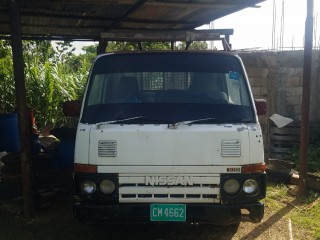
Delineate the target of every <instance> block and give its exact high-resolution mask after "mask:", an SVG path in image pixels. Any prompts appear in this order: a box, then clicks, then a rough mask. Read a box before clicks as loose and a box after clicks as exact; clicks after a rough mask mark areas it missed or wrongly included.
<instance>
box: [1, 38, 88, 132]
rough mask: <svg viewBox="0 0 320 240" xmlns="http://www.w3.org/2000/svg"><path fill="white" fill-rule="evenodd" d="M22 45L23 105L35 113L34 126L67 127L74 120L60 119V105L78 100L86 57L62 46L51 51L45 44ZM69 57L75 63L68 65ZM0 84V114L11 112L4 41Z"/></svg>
mask: <svg viewBox="0 0 320 240" xmlns="http://www.w3.org/2000/svg"><path fill="white" fill-rule="evenodd" d="M68 44H69V43H67V44H65V45H67V46H68ZM61 45H62V46H63V45H64V44H61ZM23 46H24V61H25V78H26V90H27V104H28V106H29V107H31V108H34V110H35V116H36V122H37V125H38V127H39V128H43V127H45V126H46V125H48V124H51V125H55V126H70V124H72V123H73V122H74V121H72V120H70V119H68V118H66V117H64V115H63V113H62V103H63V102H64V101H67V100H75V99H80V98H81V96H82V94H83V92H84V87H85V83H86V80H87V75H88V72H89V68H90V64H88V61H87V59H86V57H85V56H75V55H74V54H72V53H70V50H69V48H66V47H62V48H61V49H62V50H61V49H59V50H54V49H53V47H52V45H51V43H50V42H48V41H29V42H24V44H23ZM60 47H61V46H60ZM71 51H72V49H71ZM71 57H73V59H75V58H78V60H75V61H72V62H71V61H69V60H70V59H71ZM71 63H72V64H74V65H70V64H71ZM75 65H77V66H75ZM0 81H1V85H0V113H7V112H12V111H14V110H15V92H14V89H15V87H14V77H13V66H12V55H11V47H10V44H9V43H7V42H5V41H0Z"/></svg>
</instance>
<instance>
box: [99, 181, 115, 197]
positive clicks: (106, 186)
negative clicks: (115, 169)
mask: <svg viewBox="0 0 320 240" xmlns="http://www.w3.org/2000/svg"><path fill="white" fill-rule="evenodd" d="M115 189H116V186H115V185H114V182H112V181H111V180H103V181H102V182H101V183H100V190H101V192H102V193H104V194H110V193H112V192H113V191H114V190H115Z"/></svg>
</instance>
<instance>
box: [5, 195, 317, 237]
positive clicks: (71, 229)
mask: <svg viewBox="0 0 320 240" xmlns="http://www.w3.org/2000/svg"><path fill="white" fill-rule="evenodd" d="M71 199H72V198H71V196H70V194H66V193H58V194H55V195H53V196H49V197H46V198H45V200H42V202H39V203H38V205H39V206H41V207H40V208H39V209H38V211H37V217H36V218H35V219H34V220H33V221H32V222H26V221H25V220H24V218H23V217H22V204H21V202H20V201H19V200H14V201H12V200H10V201H9V200H1V201H0V239H1V240H13V239H17V240H18V239H19V240H20V239H24V240H31V239H33V240H37V239H39V240H40V239H41V240H50V239H54V240H59V239H68V240H73V239H74V240H76V239H77V240H82V239H83V240H89V239H108V240H111V239H116V240H118V239H130V240H133V239H139V240H169V239H170V240H171V239H182V240H191V239H192V240H195V239H196V240H198V239H199V240H202V239H203V240H209V239H241V240H247V239H248V240H249V239H276V240H280V239H290V232H289V218H288V214H289V213H290V212H291V211H295V208H296V206H295V201H296V200H295V198H294V197H292V198H289V199H288V198H286V199H285V201H282V200H279V204H278V206H277V207H274V202H271V200H268V198H267V199H266V201H265V205H266V208H265V210H266V213H265V217H264V219H263V221H262V222H261V223H259V224H253V223H248V222H243V223H241V224H240V225H239V226H236V227H234V226H233V227H230V226H226V227H221V226H210V225H195V224H194V225H191V224H125V225H106V224H98V225H97V224H87V223H83V222H79V221H78V220H76V219H74V218H73V216H72V211H71V203H72V200H71ZM274 200H275V201H277V199H274ZM272 201H273V200H272ZM292 229H293V233H292V235H293V239H315V238H314V237H313V238H312V237H311V235H309V234H308V231H306V230H305V229H301V228H299V227H297V226H294V224H293V225H292Z"/></svg>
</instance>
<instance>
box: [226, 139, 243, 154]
mask: <svg viewBox="0 0 320 240" xmlns="http://www.w3.org/2000/svg"><path fill="white" fill-rule="evenodd" d="M221 155H222V157H240V156H241V145H240V140H238V139H236V140H223V141H222V142H221Z"/></svg>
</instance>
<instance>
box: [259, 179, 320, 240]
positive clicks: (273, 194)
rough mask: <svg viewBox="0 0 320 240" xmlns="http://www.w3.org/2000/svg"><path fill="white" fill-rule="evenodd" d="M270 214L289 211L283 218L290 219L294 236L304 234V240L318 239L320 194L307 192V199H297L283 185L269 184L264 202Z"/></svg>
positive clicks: (319, 233)
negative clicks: (286, 209) (285, 209)
mask: <svg viewBox="0 0 320 240" xmlns="http://www.w3.org/2000/svg"><path fill="white" fill-rule="evenodd" d="M264 202H265V206H266V208H268V209H269V210H270V214H275V213H277V212H280V211H281V210H282V209H284V208H286V207H287V208H288V209H289V210H288V211H287V212H286V214H284V215H283V217H284V218H285V219H286V220H288V219H291V221H292V226H293V233H294V235H297V236H301V235H303V234H306V235H305V236H306V237H305V238H304V239H308V237H310V239H320V194H319V193H318V192H314V191H309V194H308V196H307V197H297V196H295V194H294V191H293V190H292V189H290V188H288V187H287V186H286V185H284V184H274V183H269V184H268V187H267V197H266V199H265V200H264ZM298 239H299V238H298Z"/></svg>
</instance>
